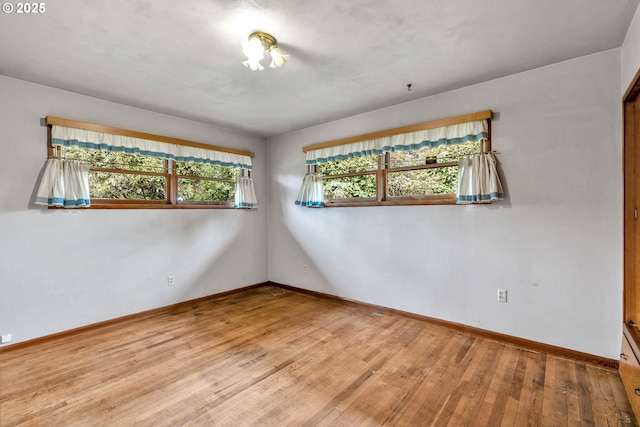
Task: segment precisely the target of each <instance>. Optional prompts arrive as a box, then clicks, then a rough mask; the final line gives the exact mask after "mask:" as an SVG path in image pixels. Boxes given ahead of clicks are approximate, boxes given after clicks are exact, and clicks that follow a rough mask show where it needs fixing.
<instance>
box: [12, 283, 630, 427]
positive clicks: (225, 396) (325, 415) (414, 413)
mask: <svg viewBox="0 0 640 427" xmlns="http://www.w3.org/2000/svg"><path fill="white" fill-rule="evenodd" d="M0 425H1V426H3V427H9V426H55V427H63V426H83V427H84V426H153V427H158V426H234V427H236V426H253V425H255V426H374V425H389V426H422V425H427V426H456V427H458V426H527V425H531V426H634V425H636V424H635V420H634V419H633V417H632V415H631V410H630V407H629V402H628V400H627V398H626V395H625V394H624V389H623V387H622V383H621V381H620V377H619V376H618V373H617V372H615V371H609V370H605V369H601V368H597V367H595V366H591V365H585V364H582V363H576V362H572V361H569V360H566V359H562V358H558V357H553V356H547V355H544V354H540V353H534V352H530V351H526V350H522V349H519V348H517V347H514V346H510V345H506V344H503V343H499V342H495V341H490V340H487V339H483V338H475V337H473V336H470V335H464V334H459V333H457V332H455V331H451V330H448V329H444V328H440V327H437V326H433V325H430V324H428V323H425V322H421V321H419V320H414V319H407V318H403V317H397V316H393V315H388V314H381V313H377V312H375V311H372V310H370V309H367V308H360V307H353V306H347V305H343V304H340V303H339V302H336V301H331V300H326V299H321V298H314V297H310V296H307V295H303V294H298V293H295V292H291V291H285V290H283V289H280V288H276V287H271V286H265V287H261V288H258V289H253V290H250V291H246V292H243V293H240V294H234V295H230V296H226V297H223V298H217V299H215V298H214V299H211V300H207V301H202V302H199V303H197V304H196V305H194V306H191V307H184V308H182V309H179V310H174V311H172V312H168V313H160V314H154V315H153V316H150V317H147V318H145V319H137V320H130V321H127V322H124V323H120V324H116V325H110V326H106V327H103V328H100V329H96V330H93V331H86V332H81V333H79V334H76V335H73V336H67V337H61V338H59V339H55V340H52V341H48V342H43V343H40V344H37V345H34V346H30V347H25V348H20V349H16V350H12V351H8V352H6V353H3V354H0Z"/></svg>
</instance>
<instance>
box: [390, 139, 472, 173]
mask: <svg viewBox="0 0 640 427" xmlns="http://www.w3.org/2000/svg"><path fill="white" fill-rule="evenodd" d="M479 152H480V142H479V141H475V142H474V141H471V142H466V143H464V144H455V145H441V146H439V147H434V148H430V147H425V148H422V149H420V150H414V151H396V152H394V153H390V161H391V163H390V167H391V168H397V167H403V166H417V165H424V164H434V163H447V162H457V161H458V160H459V159H460V158H461V157H464V156H467V155H469V154H474V153H479Z"/></svg>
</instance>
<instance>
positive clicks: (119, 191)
mask: <svg viewBox="0 0 640 427" xmlns="http://www.w3.org/2000/svg"><path fill="white" fill-rule="evenodd" d="M164 188H165V177H164V176H149V175H133V174H126V173H114V172H99V171H91V172H90V173H89V193H90V195H91V197H92V198H96V199H120V200H127V199H128V200H164V199H165V193H164Z"/></svg>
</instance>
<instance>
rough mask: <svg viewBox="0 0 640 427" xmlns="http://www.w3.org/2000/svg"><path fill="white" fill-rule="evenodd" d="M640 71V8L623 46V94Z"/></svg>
mask: <svg viewBox="0 0 640 427" xmlns="http://www.w3.org/2000/svg"><path fill="white" fill-rule="evenodd" d="M638 69H640V8H639V9H637V10H636V13H635V15H634V16H633V20H632V21H631V25H629V29H628V30H627V36H626V37H625V39H624V43H623V45H622V92H623V93H624V92H625V91H626V90H627V88H628V87H629V84H631V81H632V80H633V78H634V77H635V75H636V73H637V72H638Z"/></svg>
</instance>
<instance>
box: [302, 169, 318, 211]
mask: <svg viewBox="0 0 640 427" xmlns="http://www.w3.org/2000/svg"><path fill="white" fill-rule="evenodd" d="M296 205H298V206H303V207H307V208H321V207H323V206H324V187H323V186H322V177H321V176H320V175H318V174H315V173H308V174H306V175H305V176H304V179H303V180H302V187H300V191H299V192H298V197H297V198H296Z"/></svg>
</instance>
